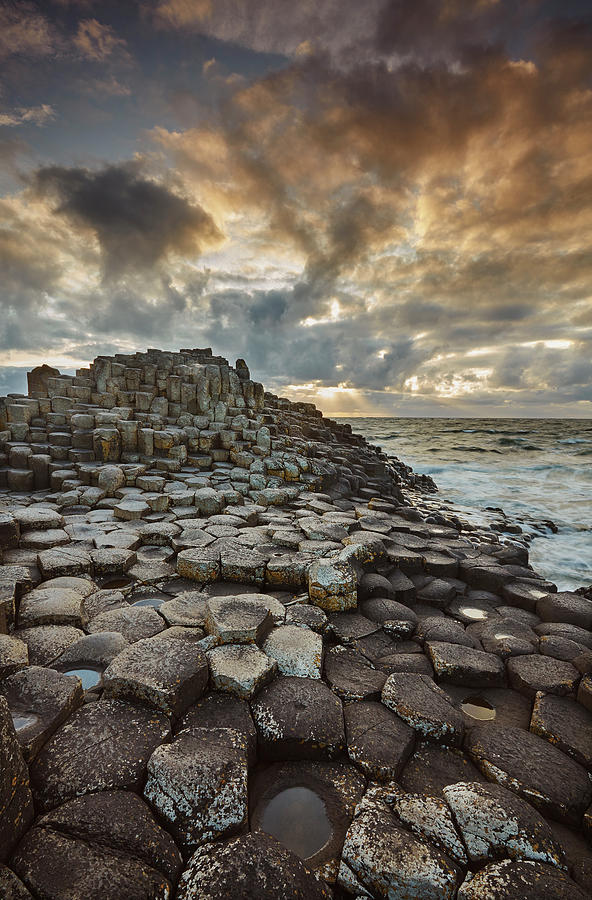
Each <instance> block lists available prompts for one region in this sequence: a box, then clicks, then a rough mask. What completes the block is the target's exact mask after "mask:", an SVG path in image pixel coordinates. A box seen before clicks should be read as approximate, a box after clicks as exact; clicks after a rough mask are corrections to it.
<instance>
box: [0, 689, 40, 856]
mask: <svg viewBox="0 0 592 900" xmlns="http://www.w3.org/2000/svg"><path fill="white" fill-rule="evenodd" d="M32 819H33V799H32V797H31V790H30V788H29V772H28V771H27V766H26V764H25V761H24V759H23V755H22V753H21V748H20V746H19V742H18V740H17V736H16V733H15V730H14V726H13V724H12V716H11V714H10V709H9V707H8V703H7V702H6V700H5V699H4V697H0V862H6V860H7V859H8V856H9V855H10V852H11V850H12V848H13V847H14V846H15V844H16V843H18V841H19V840H20V839H21V837H22V836H23V834H24V833H25V832H26V830H27V828H28V827H29V825H30V823H31V821H32Z"/></svg>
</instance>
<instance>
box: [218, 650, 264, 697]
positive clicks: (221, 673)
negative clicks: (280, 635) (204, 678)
mask: <svg viewBox="0 0 592 900" xmlns="http://www.w3.org/2000/svg"><path fill="white" fill-rule="evenodd" d="M206 655H207V657H208V663H209V666H210V678H211V681H212V686H213V688H214V689H215V690H217V691H227V692H228V693H230V694H234V695H235V696H237V697H242V698H243V699H245V700H249V699H250V698H251V697H254V696H255V694H257V693H258V692H259V691H260V690H261V688H262V687H263V686H264V685H265V684H268V683H269V682H270V681H271V680H272V678H273V677H274V675H275V673H276V671H277V663H276V661H275V659H270V658H269V657H268V656H266V654H265V653H263V652H262V651H261V650H259V648H258V647H256V646H255V645H254V644H226V645H225V646H223V647H214V648H213V649H212V650H208V652H207V654H206Z"/></svg>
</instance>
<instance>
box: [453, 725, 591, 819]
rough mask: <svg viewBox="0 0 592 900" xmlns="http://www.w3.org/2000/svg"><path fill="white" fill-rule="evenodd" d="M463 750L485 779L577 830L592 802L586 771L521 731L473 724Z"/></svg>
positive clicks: (545, 742) (537, 739)
mask: <svg viewBox="0 0 592 900" xmlns="http://www.w3.org/2000/svg"><path fill="white" fill-rule="evenodd" d="M466 747H467V751H468V753H469V755H470V757H471V759H472V760H473V762H474V763H475V765H477V766H478V767H479V768H480V769H481V771H482V772H483V774H484V775H485V776H486V777H487V778H488V779H490V780H491V781H495V782H497V783H498V784H501V785H503V786H504V787H507V788H509V789H510V790H512V791H514V792H515V793H517V794H518V795H519V796H521V797H524V799H525V800H528V802H529V803H532V804H533V806H536V808H537V809H539V810H540V811H541V812H542V813H543V815H546V816H550V817H551V818H553V819H558V820H559V821H561V822H565V823H566V824H570V823H571V824H575V825H578V824H579V822H580V820H581V818H582V815H583V813H584V810H585V809H586V807H587V806H588V805H589V803H590V800H592V785H591V784H590V780H589V778H588V774H587V772H586V770H585V769H584V768H583V767H582V766H580V765H578V763H576V762H575V761H574V760H572V759H570V758H569V757H568V756H566V755H565V754H564V753H562V752H561V751H560V750H558V749H557V748H556V747H553V746H552V745H551V744H549V743H548V742H547V741H545V740H544V739H543V738H540V737H538V736H537V735H535V734H531V733H530V732H528V731H523V730H522V729H520V728H512V727H501V726H497V725H496V726H493V727H488V726H483V725H477V726H476V727H475V728H472V729H471V731H469V732H468V735H467V738H466Z"/></svg>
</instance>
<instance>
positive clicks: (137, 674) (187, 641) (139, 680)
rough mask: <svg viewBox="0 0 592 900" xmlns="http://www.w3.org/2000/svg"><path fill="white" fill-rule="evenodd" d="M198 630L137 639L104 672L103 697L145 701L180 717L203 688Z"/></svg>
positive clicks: (203, 668) (204, 671)
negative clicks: (194, 632)
mask: <svg viewBox="0 0 592 900" xmlns="http://www.w3.org/2000/svg"><path fill="white" fill-rule="evenodd" d="M199 637H200V634H199V632H198V633H197V634H196V635H195V636H193V635H192V633H191V632H189V633H181V634H172V635H171V634H167V632H164V633H163V634H158V635H156V636H155V637H151V638H145V639H144V640H139V641H136V642H135V643H134V644H132V645H131V646H129V647H127V648H126V649H125V650H124V651H123V652H122V653H120V654H119V655H118V656H116V657H115V659H114V660H113V661H112V662H111V663H110V664H109V666H108V667H107V668H106V669H105V672H104V673H103V683H104V693H103V697H104V698H105V699H109V698H114V699H119V700H129V701H130V702H132V703H136V702H137V703H145V704H147V705H148V706H153V707H154V708H155V709H159V710H160V711H161V712H163V713H164V714H165V715H167V716H172V717H173V718H177V717H179V716H181V715H182V714H183V713H184V712H185V710H186V709H187V707H188V706H190V704H191V703H194V702H195V701H196V700H197V699H198V698H199V697H201V695H202V694H203V692H204V691H205V689H206V687H207V684H208V677H209V671H208V661H207V659H206V656H205V653H204V652H203V650H202V649H201V648H200V647H199V646H198V644H197V641H198V640H199Z"/></svg>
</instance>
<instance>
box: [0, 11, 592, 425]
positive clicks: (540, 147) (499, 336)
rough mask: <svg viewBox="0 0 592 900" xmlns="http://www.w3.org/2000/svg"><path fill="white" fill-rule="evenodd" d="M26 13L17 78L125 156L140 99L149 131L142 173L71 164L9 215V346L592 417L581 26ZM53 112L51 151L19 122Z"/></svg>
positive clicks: (384, 400)
mask: <svg viewBox="0 0 592 900" xmlns="http://www.w3.org/2000/svg"><path fill="white" fill-rule="evenodd" d="M62 6H63V4H62ZM13 8H14V9H18V11H19V16H20V18H18V16H17V17H16V20H15V22H16V25H15V26H14V28H13V31H14V34H15V46H19V47H21V48H22V52H21V51H20V50H19V51H18V54H17V55H19V54H20V57H22V58H23V59H25V58H27V59H28V58H33V57H35V56H36V57H37V58H39V59H41V58H45V59H51V60H52V65H53V61H54V59H57V58H58V56H59V58H60V59H63V58H64V57H65V56H66V55H68V54H69V59H70V61H73V62H72V65H76V66H79V67H80V66H82V65H86V66H87V67H88V75H87V78H86V82H85V88H84V100H83V101H82V105H83V106H84V108H85V109H86V113H85V114H86V115H90V114H91V113H92V114H93V115H95V114H96V116H97V121H100V122H101V123H103V122H104V123H108V122H111V125H110V126H109V127H112V128H113V130H114V134H116V133H118V131H119V126H122V125H123V123H122V120H121V118H119V119H118V118H117V115H120V116H121V112H120V113H119V114H117V113H114V112H113V110H114V109H116V108H120V107H117V104H123V103H126V102H127V101H126V99H125V98H126V97H128V98H130V105H131V104H133V105H140V106H142V107H143V108H145V109H146V111H147V112H148V113H151V114H152V117H153V118H152V121H153V123H154V125H155V127H154V129H153V131H152V133H151V137H152V140H153V144H152V146H151V147H149V148H142V151H143V152H142V155H141V158H142V160H143V163H142V164H140V163H134V164H122V163H120V162H114V163H111V164H110V165H106V166H104V167H103V168H99V169H97V168H93V167H90V168H88V167H86V164H85V160H86V159H87V157H85V156H84V154H78V158H80V159H82V160H83V162H81V163H79V164H77V165H76V167H72V166H71V165H62V166H58V165H52V166H48V165H45V166H44V167H43V168H42V169H41V170H39V172H38V173H37V175H36V176H35V178H34V179H33V180H32V181H31V182H30V184H32V189H31V188H29V189H28V190H26V191H25V192H24V193H23V194H22V195H18V196H16V197H15V198H14V199H13V200H11V204H12V206H11V214H14V218H13V219H11V222H10V226H9V227H8V228H7V229H6V231H5V232H4V233H5V234H7V235H10V240H9V242H8V243H7V244H6V246H5V247H4V254H5V256H4V261H5V265H6V264H7V265H8V271H9V272H10V273H11V275H10V281H9V292H8V295H7V296H9V297H10V298H11V299H10V300H9V301H7V300H6V299H4V301H2V299H1V298H0V303H1V302H4V303H5V304H6V303H7V302H8V303H9V305H10V315H9V316H8V317H5V318H4V322H5V336H4V346H5V347H7V348H10V347H15V348H16V347H25V346H26V345H27V346H30V347H34V346H35V344H34V341H35V327H34V321H35V316H41V315H44V314H47V317H48V325H47V329H45V335H46V337H45V338H44V339H45V340H46V341H47V346H51V347H58V345H59V342H60V336H61V338H62V340H66V339H67V340H68V342H69V343H70V344H71V346H72V347H78V348H81V349H80V350H79V351H77V352H79V353H81V354H83V355H84V352H86V351H84V349H83V348H87V352H88V355H89V356H91V355H94V354H93V353H92V350H93V348H95V347H99V346H103V345H105V346H107V345H109V344H110V343H111V344H113V345H114V346H116V345H117V342H118V341H122V342H125V345H126V346H129V345H130V344H134V343H138V344H140V345H145V344H152V343H154V335H158V338H159V341H160V342H162V343H166V344H168V345H170V346H173V345H175V344H178V345H184V344H185V343H186V342H191V340H194V341H195V343H196V344H197V343H202V342H203V343H206V344H207V343H211V344H212V345H213V346H214V347H216V349H217V350H218V351H219V352H222V353H225V354H227V355H231V356H238V355H242V356H245V357H246V358H247V359H248V361H249V363H250V365H251V369H252V371H253V372H254V374H255V375H256V376H257V377H258V378H260V379H263V380H265V381H266V382H269V381H270V380H271V378H275V384H276V386H277V387H278V388H281V387H286V389H287V388H288V386H289V385H294V384H296V385H302V384H304V385H309V384H310V385H312V387H311V388H310V394H311V396H312V395H314V391H315V390H316V389H317V388H320V389H321V390H322V391H325V393H321V395H320V396H321V403H324V402H325V401H324V398H326V397H327V396H330V394H329V395H327V391H326V389H327V388H331V387H335V388H337V392H342V395H343V397H344V402H350V400H348V397H349V395H348V394H347V392H348V391H350V392H353V393H354V394H355V392H358V394H359V397H360V398H361V399H360V401H359V402H360V403H361V404H362V407H363V404H364V403H365V402H368V403H372V408H379V409H380V410H381V411H383V412H386V413H388V412H389V411H390V410H389V408H388V405H386V404H388V403H389V402H394V401H393V398H398V399H400V400H401V402H404V401H405V398H407V399H408V401H409V403H416V404H417V405H418V408H421V409H426V408H430V407H429V406H426V404H429V403H439V402H440V401H441V400H442V398H444V399H445V400H446V398H448V399H450V402H458V403H459V404H463V403H466V404H468V403H472V404H474V406H475V407H479V408H482V409H485V408H486V407H487V404H488V403H489V402H491V403H494V402H495V403H502V404H503V403H510V402H515V399H516V397H518V396H520V398H521V401H520V402H522V404H523V407H530V408H532V409H534V410H536V409H537V408H538V407H537V404H538V405H540V404H551V403H555V402H557V403H576V402H579V401H581V400H586V399H589V398H590V381H591V379H592V373H591V371H590V363H589V360H590V358H591V356H592V354H591V353H590V349H591V346H592V312H591V311H590V297H591V295H592V290H591V284H592V253H591V252H590V248H589V239H588V237H587V236H588V235H589V233H590V232H591V230H592V169H591V163H590V160H591V159H592V141H591V135H592V93H591V91H590V85H591V82H590V59H591V53H590V49H591V48H590V23H589V19H590V15H589V13H590V10H589V8H588V9H587V8H586V6H585V5H584V4H582V3H578V2H576V0H563V2H559V0H544V2H542V0H541V2H538V0H536V2H535V0H532V2H531V0H525V2H524V3H510V2H509V0H503V2H502V0H476V2H468V0H466V2H465V0H417V2H416V3H413V4H412V3H407V2H402V0H369V2H367V3H363V4H360V3H359V0H320V2H312V0H310V2H309V0H303V2H301V3H294V2H293V0H278V2H277V3H274V4H270V3H269V2H267V0H217V2H213V0H153V2H151V3H147V4H141V5H139V6H138V7H134V9H135V10H136V12H137V14H138V15H140V16H141V17H142V27H141V28H139V29H135V30H134V29H133V28H132V27H130V22H131V19H130V21H127V22H126V21H125V18H126V17H125V15H123V14H122V13H121V10H120V9H118V8H117V5H116V4H106V5H103V4H95V5H94V6H92V7H91V8H89V7H88V6H87V8H86V9H83V8H81V5H80V4H76V3H71V4H70V8H69V9H68V10H67V12H65V11H64V9H63V8H62V10H61V12H60V15H59V16H58V17H57V18H56V23H57V24H56V23H54V22H50V19H52V16H51V15H49V14H46V15H44V14H43V13H42V12H40V7H37V6H35V7H34V6H32V5H30V4H26V3H21V4H14V5H13ZM138 10H139V12H138ZM109 11H110V13H111V14H112V15H110V14H109ZM586 12H588V15H586ZM27 17H28V20H29V21H30V22H32V23H36V24H35V25H34V27H33V28H32V30H31V31H30V34H29V36H28V37H27V36H26V29H23V28H20V30H19V28H18V27H16V26H18V25H19V22H21V21H22V20H23V19H24V18H27ZM13 19H14V16H13ZM586 19H588V21H586ZM136 24H137V23H136ZM66 38H67V40H66ZM212 39H213V40H212ZM142 40H146V44H145V46H143V45H142V43H141V42H142ZM19 41H20V43H19ZM64 41H65V43H64ZM124 41H125V45H124ZM1 46H2V44H1V39H0V47H1ZM66 46H67V47H68V50H67V51H65V50H64V47H66ZM177 47H178V48H179V54H177V53H176V48H177ZM182 47H183V48H184V49H183V52H181V48H182ZM56 48H60V50H59V53H58V52H57V50H56ZM187 48H189V51H190V52H189V51H188V50H187ZM186 51H187V52H186ZM60 53H61V56H60ZM126 54H128V56H126ZM183 54H185V55H183ZM200 54H201V55H200ZM265 54H282V57H283V58H282V57H279V56H275V57H273V58H271V57H267V56H265ZM124 57H125V59H126V60H128V61H127V62H122V60H123V58H124ZM255 58H257V60H258V62H257V64H255V63H253V60H254V59H255ZM117 60H119V62H117ZM245 60H250V62H249V63H248V64H247V63H246V62H245ZM264 60H265V61H264ZM204 62H205V65H204ZM128 63H129V70H125V71H124V68H125V66H126V65H128ZM60 64H61V63H60ZM134 65H135V66H136V69H134V68H133V67H134ZM118 66H124V68H123V69H120V68H118ZM257 66H258V67H257ZM266 66H267V67H268V70H267V71H265V72H263V74H261V73H262V71H263V70H264V69H265V67H266ZM96 69H97V70H100V72H99V74H98V75H97V78H96V79H95V77H94V74H93V73H94V72H95V70H96ZM140 71H141V72H142V74H143V79H144V81H145V84H142V86H141V88H140V87H139V85H138V78H137V73H138V72H140ZM134 72H135V73H136V75H134ZM76 77H77V79H78V81H77V82H76V84H77V87H76V90H78V91H79V92H80V93H81V94H82V80H81V77H82V76H81V75H80V72H79V73H78V75H77V76H76ZM89 90H90V93H89ZM138 91H141V93H138ZM130 92H131V93H130ZM90 97H92V100H91V99H89V98H90ZM107 98H110V99H107ZM50 101H51V103H52V107H53V106H55V109H56V112H57V115H56V119H55V123H56V124H55V125H52V124H51V123H50V124H49V125H48V126H47V127H46V128H45V129H43V130H42V133H43V134H47V133H48V132H49V131H50V130H51V129H52V128H53V129H54V133H55V128H56V126H57V124H60V125H61V123H62V121H63V118H62V117H63V107H62V106H60V105H58V104H54V99H53V97H42V96H39V97H27V98H26V99H23V100H20V99H18V100H15V101H11V107H10V109H11V110H19V109H21V107H22V108H23V109H29V108H31V109H36V108H37V107H41V105H42V104H43V103H49V102H50ZM169 101H170V102H169ZM111 104H112V105H111ZM91 106H92V109H91V110H90V112H89V108H90V107H91ZM181 107H182V108H183V113H182V117H181V118H175V115H176V111H177V110H178V109H180V108H181ZM126 108H129V105H128V106H127V107H126ZM7 115H11V113H10V111H9V112H8V113H7ZM113 115H115V118H114V119H111V118H110V117H111V116H113ZM13 117H14V116H13ZM101 117H102V118H101ZM143 124H145V123H144V122H143ZM16 127H17V126H16V125H15V126H13V128H14V130H15V131H16ZM18 127H22V126H21V125H20V124H19V125H18ZM101 127H102V124H101ZM105 127H106V131H107V132H108V130H109V128H107V126H105ZM148 127H152V123H150V124H149V126H148ZM31 130H33V129H31ZM63 140H64V143H67V137H64V139H63ZM75 152H76V153H78V148H76V151H75ZM117 152H119V150H118V151H113V155H114V156H115V154H116V153H117ZM121 155H122V156H125V157H129V156H130V155H131V154H130V150H129V143H128V148H127V149H126V150H125V152H122V153H121ZM74 158H76V157H75V156H74V155H72V157H70V159H69V160H68V162H71V160H72V159H74ZM167 166H169V168H168V170H167ZM54 228H55V229H56V236H55V239H51V240H50V238H49V235H50V233H51V231H52V230H53V229H54ZM222 231H223V232H224V234H225V235H226V241H225V242H224V243H223V244H222V243H221V241H220V238H221V232H222ZM21 243H22V246H20V244H21ZM204 254H205V256H204ZM200 257H201V258H200ZM202 263H203V268H198V266H202ZM101 269H102V271H101ZM101 274H102V275H103V278H102V280H101ZM302 390H304V393H306V390H309V389H308V388H306V390H305V389H302ZM339 396H341V395H340V394H339V393H337V397H338V400H339ZM365 398H366V399H365ZM368 398H369V399H368ZM377 398H378V399H377ZM338 400H337V401H335V402H338ZM351 402H354V401H353V400H352V401H351ZM356 402H357V401H356ZM422 404H423V405H422Z"/></svg>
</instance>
